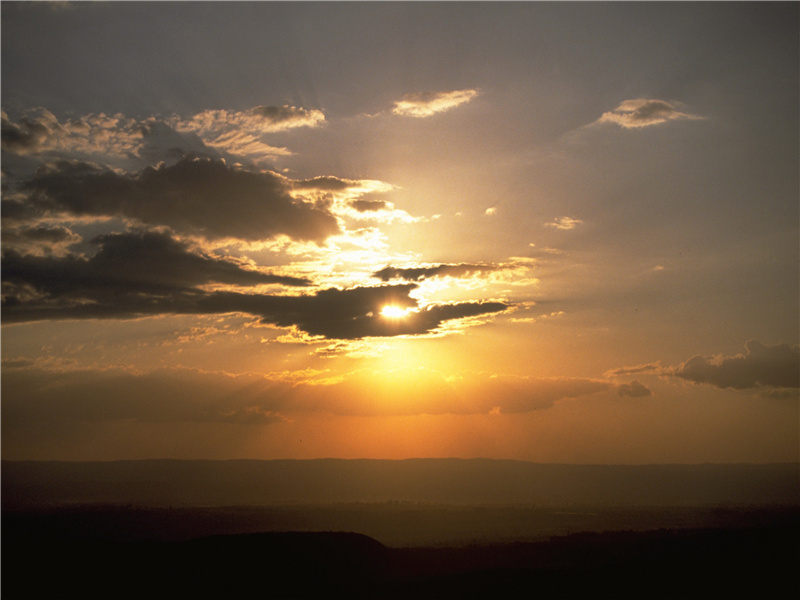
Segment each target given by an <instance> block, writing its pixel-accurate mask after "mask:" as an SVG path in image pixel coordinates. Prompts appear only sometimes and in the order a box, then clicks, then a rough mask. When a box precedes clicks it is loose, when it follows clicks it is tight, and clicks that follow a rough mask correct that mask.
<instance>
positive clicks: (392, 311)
mask: <svg viewBox="0 0 800 600" xmlns="http://www.w3.org/2000/svg"><path fill="white" fill-rule="evenodd" d="M381 315H382V316H384V317H387V318H389V319H402V318H403V317H405V316H406V315H408V309H407V308H400V307H399V306H391V305H389V306H384V307H383V308H382V309H381Z"/></svg>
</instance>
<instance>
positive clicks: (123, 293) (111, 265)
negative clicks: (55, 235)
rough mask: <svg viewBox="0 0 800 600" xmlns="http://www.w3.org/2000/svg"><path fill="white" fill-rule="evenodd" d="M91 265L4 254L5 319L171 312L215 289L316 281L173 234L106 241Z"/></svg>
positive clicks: (111, 237)
mask: <svg viewBox="0 0 800 600" xmlns="http://www.w3.org/2000/svg"><path fill="white" fill-rule="evenodd" d="M92 243H93V244H94V245H96V246H98V247H99V250H98V252H97V253H96V254H95V255H94V256H92V257H91V258H85V257H83V256H77V255H68V256H66V257H61V258H60V257H53V256H32V255H23V254H20V253H18V252H17V251H15V250H4V252H3V262H2V264H3V269H2V279H3V313H4V314H3V317H4V318H5V319H7V320H10V321H14V320H28V319H30V318H33V319H36V318H45V319H46V318H57V317H58V316H63V317H69V316H70V315H71V314H73V313H74V316H76V317H79V316H87V317H90V316H92V313H93V312H94V311H97V313H98V314H97V315H96V316H109V315H111V314H114V313H115V312H116V313H118V314H119V315H121V316H124V315H130V314H134V313H137V312H150V311H147V310H145V306H147V305H150V306H151V307H152V309H156V310H157V306H159V305H164V306H169V305H171V304H173V303H174V302H175V301H176V299H177V298H179V297H185V296H186V295H187V294H188V295H192V294H194V295H197V294H201V293H202V292H201V291H200V290H197V289H196V287H197V286H200V285H204V284H209V283H217V284H229V285H238V286H253V285H263V284H278V285H289V286H306V285H309V284H310V282H309V281H307V280H305V279H298V278H295V277H285V276H278V275H273V274H270V273H264V272H261V271H254V270H248V269H244V268H242V266H240V265H238V264H237V263H235V262H233V261H230V260H226V259H219V258H214V257H211V256H206V255H202V254H197V253H194V252H191V251H190V250H189V249H188V247H187V245H186V244H184V243H181V242H178V241H176V240H174V239H172V238H171V237H170V236H169V235H168V234H165V233H153V232H139V233H124V234H111V235H105V236H99V237H97V238H95V239H94V240H92ZM37 315H38V316H37Z"/></svg>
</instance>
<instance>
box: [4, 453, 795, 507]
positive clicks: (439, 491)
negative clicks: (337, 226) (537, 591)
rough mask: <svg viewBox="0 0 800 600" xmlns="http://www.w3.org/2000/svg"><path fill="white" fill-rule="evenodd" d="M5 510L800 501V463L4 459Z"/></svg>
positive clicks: (670, 503) (712, 503)
mask: <svg viewBox="0 0 800 600" xmlns="http://www.w3.org/2000/svg"><path fill="white" fill-rule="evenodd" d="M2 502H3V507H4V508H12V509H13V508H24V507H27V506H31V507H33V506H47V505H62V504H91V503H97V504H124V505H134V506H236V505H267V504H271V505H278V504H297V503H301V504H308V503H310V504H315V503H339V502H418V503H440V504H462V505H463V504H538V505H570V504H572V505H587V504H604V505H614V504H616V505H627V504H631V505H649V506H681V505H790V506H798V505H800V463H776V464H698V465H565V464H541V463H530V462H523V461H513V460H494V459H406V460H373V459H314V460H267V461H261V460H225V461H208V460H171V459H163V460H161V459H158V460H135V461H111V462H60V461H8V460H3V461H2Z"/></svg>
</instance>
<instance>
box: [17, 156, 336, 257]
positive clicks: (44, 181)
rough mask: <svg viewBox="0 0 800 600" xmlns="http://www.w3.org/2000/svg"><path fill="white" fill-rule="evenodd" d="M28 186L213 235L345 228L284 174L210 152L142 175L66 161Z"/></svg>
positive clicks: (35, 193) (50, 207)
mask: <svg viewBox="0 0 800 600" xmlns="http://www.w3.org/2000/svg"><path fill="white" fill-rule="evenodd" d="M26 188H27V191H28V192H29V193H30V200H29V201H30V202H31V203H32V204H33V205H34V206H36V207H37V208H38V209H39V210H42V211H49V212H52V213H64V212H66V213H69V214H72V215H77V216H123V217H127V218H130V219H136V220H138V221H140V222H142V223H145V224H149V225H166V226H169V227H171V228H173V229H175V230H177V231H180V232H183V233H187V234H193V235H201V236H204V237H206V238H208V239H221V238H228V237H230V238H237V239H244V240H264V239H269V238H274V237H277V236H281V235H285V236H288V237H290V238H292V239H295V240H303V241H315V242H322V241H323V240H325V238H327V237H328V236H330V235H333V234H335V233H338V231H339V226H338V223H337V221H336V218H335V217H334V216H333V215H332V214H330V213H329V212H328V211H327V210H325V209H323V208H320V207H318V206H315V205H314V204H311V203H309V202H303V201H301V200H297V199H294V198H292V197H291V196H290V195H289V193H288V192H289V188H290V185H289V183H287V181H286V180H285V179H284V178H282V177H280V176H279V175H276V174H274V173H269V172H265V173H253V172H249V171H244V170H241V169H238V168H235V167H228V166H227V165H226V164H225V163H224V162H222V161H215V160H211V159H207V158H194V159H190V158H184V159H182V160H180V161H179V162H177V163H176V164H174V165H171V166H166V165H162V166H160V167H158V168H150V167H148V168H146V169H145V170H144V171H142V172H140V173H138V174H135V175H124V174H119V173H116V172H114V171H111V170H109V169H102V168H98V167H96V166H93V165H90V164H88V163H82V162H72V163H69V162H63V161H62V162H60V163H59V164H58V165H57V166H56V167H54V168H51V169H46V170H41V171H40V172H39V173H37V175H36V177H35V178H34V179H33V180H32V181H30V182H28V184H27V186H26Z"/></svg>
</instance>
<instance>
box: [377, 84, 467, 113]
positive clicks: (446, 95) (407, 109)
mask: <svg viewBox="0 0 800 600" xmlns="http://www.w3.org/2000/svg"><path fill="white" fill-rule="evenodd" d="M477 95H478V90H455V91H452V92H418V93H413V94H406V95H405V96H403V98H402V99H401V100H398V101H396V102H395V103H394V109H392V112H393V113H394V114H396V115H400V116H404V117H430V116H432V115H435V114H437V113H440V112H445V111H448V110H450V109H452V108H455V107H457V106H460V105H462V104H466V103H467V102H469V101H470V100H472V99H473V98H474V97H475V96H477Z"/></svg>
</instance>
